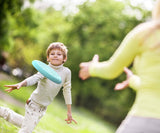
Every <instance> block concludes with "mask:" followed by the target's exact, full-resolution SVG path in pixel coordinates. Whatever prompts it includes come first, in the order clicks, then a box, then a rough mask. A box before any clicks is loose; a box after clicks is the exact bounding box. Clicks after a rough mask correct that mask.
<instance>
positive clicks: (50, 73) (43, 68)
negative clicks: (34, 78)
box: [32, 60, 62, 84]
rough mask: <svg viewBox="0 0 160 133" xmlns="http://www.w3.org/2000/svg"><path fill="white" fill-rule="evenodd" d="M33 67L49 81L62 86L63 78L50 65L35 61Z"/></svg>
mask: <svg viewBox="0 0 160 133" xmlns="http://www.w3.org/2000/svg"><path fill="white" fill-rule="evenodd" d="M32 65H33V66H34V68H35V69H36V70H37V71H38V72H40V73H41V74H42V75H43V76H45V77H46V78H48V79H49V80H51V81H53V82H55V83H57V84H60V83H61V82H62V80H61V77H60V76H59V75H58V73H57V72H56V71H55V70H54V69H53V68H51V67H50V66H49V65H47V64H45V63H43V62H41V61H39V60H33V61H32Z"/></svg>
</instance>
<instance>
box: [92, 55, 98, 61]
mask: <svg viewBox="0 0 160 133" xmlns="http://www.w3.org/2000/svg"><path fill="white" fill-rule="evenodd" d="M98 61H99V56H98V54H95V55H94V56H93V59H92V62H98Z"/></svg>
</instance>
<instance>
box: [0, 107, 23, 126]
mask: <svg viewBox="0 0 160 133" xmlns="http://www.w3.org/2000/svg"><path fill="white" fill-rule="evenodd" d="M0 117H2V118H4V119H5V120H6V121H8V122H10V123H12V124H14V125H15V126H18V127H21V125H22V121H23V119H24V117H23V116H22V115H20V114H17V113H16V112H14V111H13V110H11V109H9V108H5V107H0Z"/></svg>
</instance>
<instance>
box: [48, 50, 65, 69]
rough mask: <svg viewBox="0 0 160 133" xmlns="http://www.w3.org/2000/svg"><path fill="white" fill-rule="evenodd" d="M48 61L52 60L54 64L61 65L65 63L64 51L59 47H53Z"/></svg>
mask: <svg viewBox="0 0 160 133" xmlns="http://www.w3.org/2000/svg"><path fill="white" fill-rule="evenodd" d="M47 61H48V62H50V63H51V64H52V65H54V66H59V65H61V64H63V63H64V62H65V61H66V59H64V58H63V52H62V51H61V50H59V49H52V50H51V51H50V53H49V56H47Z"/></svg>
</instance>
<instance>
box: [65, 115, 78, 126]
mask: <svg viewBox="0 0 160 133" xmlns="http://www.w3.org/2000/svg"><path fill="white" fill-rule="evenodd" d="M65 121H66V122H67V124H70V123H72V121H73V122H74V123H75V124H77V122H76V120H74V119H73V118H72V115H71V114H70V113H68V114H67V119H65Z"/></svg>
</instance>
